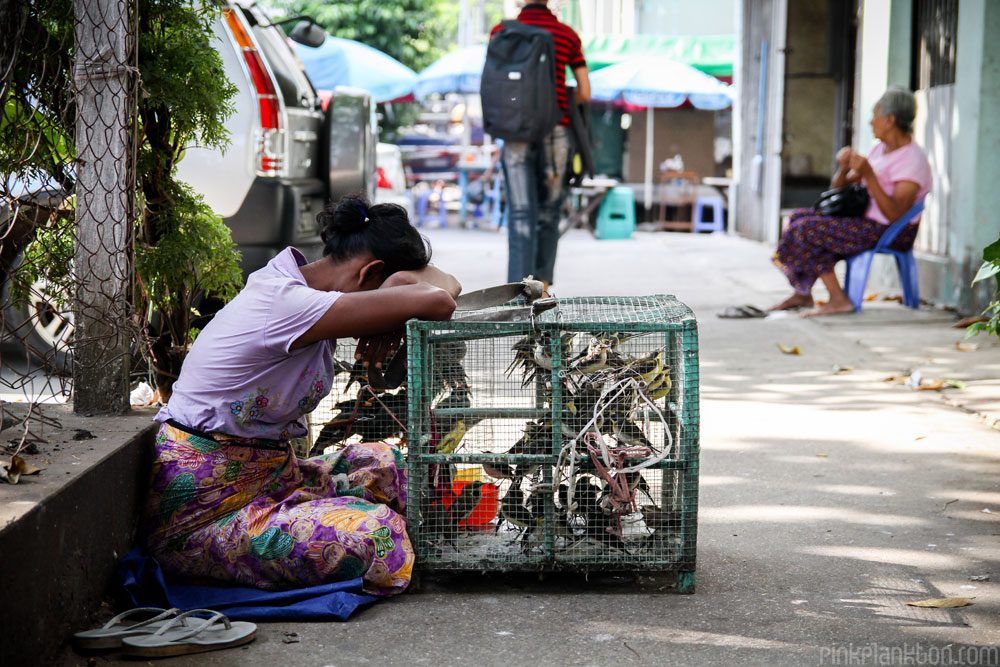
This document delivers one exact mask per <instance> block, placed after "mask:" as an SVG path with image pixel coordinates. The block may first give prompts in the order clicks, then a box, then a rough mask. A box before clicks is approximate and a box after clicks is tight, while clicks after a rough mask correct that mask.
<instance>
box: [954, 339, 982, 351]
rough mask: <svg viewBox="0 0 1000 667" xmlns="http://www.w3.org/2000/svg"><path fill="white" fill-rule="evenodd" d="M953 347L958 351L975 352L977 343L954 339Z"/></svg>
mask: <svg viewBox="0 0 1000 667" xmlns="http://www.w3.org/2000/svg"><path fill="white" fill-rule="evenodd" d="M955 349H956V350H958V351H959V352H975V351H976V350H978V349H979V343H963V342H962V341H958V340H956V341H955Z"/></svg>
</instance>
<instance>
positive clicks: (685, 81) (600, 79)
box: [590, 56, 733, 109]
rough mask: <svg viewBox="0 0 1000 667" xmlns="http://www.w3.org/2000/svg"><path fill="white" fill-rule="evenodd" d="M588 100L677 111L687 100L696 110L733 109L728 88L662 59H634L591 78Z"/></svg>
mask: <svg viewBox="0 0 1000 667" xmlns="http://www.w3.org/2000/svg"><path fill="white" fill-rule="evenodd" d="M590 89H591V97H592V98H593V99H595V100H598V101H603V102H619V101H624V102H627V103H629V104H634V105H635V106H640V107H656V108H664V107H666V108H670V107H679V106H680V105H682V104H684V102H685V101H688V100H690V102H691V104H692V105H693V106H694V107H695V108H696V109H725V108H727V107H729V106H730V105H732V103H733V97H732V93H731V92H730V90H729V86H727V85H726V84H724V83H722V82H721V81H719V80H718V79H716V78H715V77H714V76H710V75H708V74H705V73H704V72H701V71H699V70H697V69H695V68H694V67H691V66H690V65H685V64H683V63H679V62H677V61H675V60H670V59H669V58H664V57H662V56H637V57H635V58H629V59H628V60H625V61H623V62H620V63H617V64H615V65H610V66H608V67H605V68H603V69H599V70H597V71H596V72H594V73H593V74H591V75H590Z"/></svg>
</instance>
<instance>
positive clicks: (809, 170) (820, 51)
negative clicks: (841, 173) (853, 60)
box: [782, 0, 837, 178]
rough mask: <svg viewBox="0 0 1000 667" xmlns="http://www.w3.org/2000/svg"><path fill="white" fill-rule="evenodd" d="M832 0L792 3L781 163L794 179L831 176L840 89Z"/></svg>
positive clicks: (787, 49)
mask: <svg viewBox="0 0 1000 667" xmlns="http://www.w3.org/2000/svg"><path fill="white" fill-rule="evenodd" d="M827 8H828V2H827V0H799V1H797V2H792V3H789V5H788V38H787V48H786V52H785V118H784V146H783V149H782V157H783V160H782V164H783V168H784V172H785V174H790V175H792V176H822V177H826V178H828V177H829V176H831V169H832V164H833V155H834V152H835V151H836V148H835V147H834V146H833V124H834V122H835V118H834V115H835V110H836V106H837V105H836V97H837V85H836V82H835V81H834V78H833V76H832V75H831V74H830V73H829V67H828V64H827V33H826V31H825V30H824V29H823V28H822V26H825V25H827V23H828V16H827V14H828V11H827Z"/></svg>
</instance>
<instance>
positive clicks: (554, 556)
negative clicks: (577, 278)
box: [397, 296, 699, 592]
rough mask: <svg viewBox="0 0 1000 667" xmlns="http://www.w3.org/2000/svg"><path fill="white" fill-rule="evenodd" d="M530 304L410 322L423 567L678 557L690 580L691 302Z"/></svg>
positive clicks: (641, 564) (695, 443)
mask: <svg viewBox="0 0 1000 667" xmlns="http://www.w3.org/2000/svg"><path fill="white" fill-rule="evenodd" d="M532 313H533V311H532V310H531V308H530V307H526V304H525V302H524V301H523V300H522V299H518V300H515V301H512V302H510V303H508V304H506V305H504V306H500V307H496V308H489V309H484V310H481V311H473V312H471V313H460V312H459V313H456V314H455V317H454V318H453V319H452V320H451V321H448V322H426V321H418V320H413V321H410V322H409V323H408V324H407V335H406V342H407V362H408V371H407V372H408V376H407V383H406V390H407V394H406V396H405V398H406V401H407V403H408V405H407V409H406V413H407V419H406V422H407V424H406V434H405V444H406V448H407V465H408V474H409V489H408V496H409V497H408V502H409V504H408V508H407V516H406V519H407V530H408V532H409V535H410V539H411V540H412V542H413V545H414V548H415V550H416V554H417V568H418V570H419V571H423V572H427V571H463V570H464V571H484V572H504V571H559V570H562V571H581V572H585V571H616V572H622V571H634V572H637V573H642V574H645V573H662V572H676V573H677V581H678V585H677V588H678V590H679V591H681V592H693V590H694V581H695V579H694V572H695V552H696V537H697V511H698V452H699V440H698V425H699V413H698V338H697V323H696V321H695V318H694V314H693V313H692V312H691V310H690V309H689V308H688V307H687V306H685V305H684V304H682V303H680V302H679V301H677V300H676V299H675V298H674V297H672V296H645V297H583V298H571V299H560V300H558V302H557V304H556V306H555V307H554V308H551V309H549V310H546V311H544V312H538V313H536V314H532ZM397 401H398V399H397Z"/></svg>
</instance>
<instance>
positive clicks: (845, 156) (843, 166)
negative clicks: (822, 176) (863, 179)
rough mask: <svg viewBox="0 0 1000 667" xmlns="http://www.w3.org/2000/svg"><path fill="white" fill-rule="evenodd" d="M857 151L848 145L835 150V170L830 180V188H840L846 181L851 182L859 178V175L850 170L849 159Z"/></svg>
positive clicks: (852, 157)
mask: <svg viewBox="0 0 1000 667" xmlns="http://www.w3.org/2000/svg"><path fill="white" fill-rule="evenodd" d="M856 155H857V153H855V152H854V149H853V148H851V147H850V146H844V147H843V148H841V149H840V150H839V151H837V172H836V173H835V174H834V175H833V180H831V181H830V187H831V188H840V187H843V186H845V185H847V184H848V183H853V182H855V181H857V180H859V179H860V176H859V175H858V174H857V173H856V172H854V171H852V170H851V160H852V159H854V157H855V156H856Z"/></svg>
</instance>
